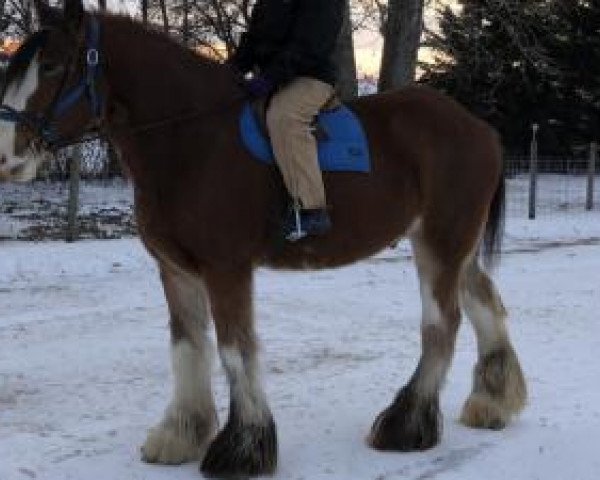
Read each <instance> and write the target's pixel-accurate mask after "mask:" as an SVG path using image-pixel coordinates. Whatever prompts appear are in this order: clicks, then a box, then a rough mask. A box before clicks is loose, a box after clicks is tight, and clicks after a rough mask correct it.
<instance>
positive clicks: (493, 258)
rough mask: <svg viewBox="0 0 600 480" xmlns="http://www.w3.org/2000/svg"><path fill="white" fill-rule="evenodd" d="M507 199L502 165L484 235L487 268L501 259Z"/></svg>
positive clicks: (484, 260) (484, 258) (484, 261)
mask: <svg viewBox="0 0 600 480" xmlns="http://www.w3.org/2000/svg"><path fill="white" fill-rule="evenodd" d="M505 201H506V188H505V172H504V166H502V170H501V172H500V177H499V179H498V184H497V185H496V191H495V192H494V197H493V198H492V202H491V204H490V210H489V213H488V218H487V223H486V226H485V233H484V235H483V263H484V265H485V266H486V267H487V268H492V267H493V266H495V265H496V264H497V263H498V262H499V261H500V250H501V247H502V237H503V235H504V215H505V208H504V207H505Z"/></svg>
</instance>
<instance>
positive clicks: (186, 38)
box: [181, 0, 190, 47]
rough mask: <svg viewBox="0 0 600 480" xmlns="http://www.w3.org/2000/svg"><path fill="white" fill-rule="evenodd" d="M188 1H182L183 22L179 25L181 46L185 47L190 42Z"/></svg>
mask: <svg viewBox="0 0 600 480" xmlns="http://www.w3.org/2000/svg"><path fill="white" fill-rule="evenodd" d="M189 17H190V1H189V0H183V21H182V25H181V35H182V37H183V44H184V45H185V46H186V47H187V46H189V42H190V18H189Z"/></svg>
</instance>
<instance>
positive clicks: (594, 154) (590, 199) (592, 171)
mask: <svg viewBox="0 0 600 480" xmlns="http://www.w3.org/2000/svg"><path fill="white" fill-rule="evenodd" d="M596 158H598V144H597V143H596V142H592V143H590V158H589V162H588V181H587V195H586V197H585V209H586V210H592V209H593V208H594V177H595V176H596Z"/></svg>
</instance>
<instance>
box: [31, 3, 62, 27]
mask: <svg viewBox="0 0 600 480" xmlns="http://www.w3.org/2000/svg"><path fill="white" fill-rule="evenodd" d="M33 4H34V7H35V11H36V12H37V17H38V20H39V23H40V27H41V28H44V27H56V26H58V25H60V24H61V23H62V21H63V17H62V13H61V12H60V10H58V9H57V8H52V7H51V6H50V5H48V2H47V0H33Z"/></svg>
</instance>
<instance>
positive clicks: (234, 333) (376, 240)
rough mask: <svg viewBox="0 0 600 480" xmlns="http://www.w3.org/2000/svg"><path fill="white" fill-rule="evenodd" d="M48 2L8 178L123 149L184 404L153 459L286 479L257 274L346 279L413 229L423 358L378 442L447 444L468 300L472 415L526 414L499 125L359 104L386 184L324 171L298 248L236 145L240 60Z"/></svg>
mask: <svg viewBox="0 0 600 480" xmlns="http://www.w3.org/2000/svg"><path fill="white" fill-rule="evenodd" d="M38 9H39V11H40V18H41V23H42V27H43V28H42V30H41V32H40V33H37V34H35V35H33V36H32V37H31V38H30V39H29V40H28V41H27V42H25V44H24V45H23V46H22V47H21V49H20V51H19V53H18V54H17V56H16V57H15V59H14V61H13V62H12V64H11V66H10V69H9V72H8V80H7V85H6V88H5V92H4V95H3V102H4V106H3V110H2V118H3V119H4V120H3V121H1V122H0V125H1V132H0V133H1V138H0V142H1V143H0V174H1V176H2V177H4V178H5V179H26V178H31V177H32V175H33V174H34V173H35V171H36V167H37V166H38V163H39V162H40V160H39V155H38V154H37V151H38V147H39V145H40V144H41V145H42V146H44V145H45V146H47V147H48V146H50V147H51V146H56V145H58V144H60V143H61V141H63V140H64V141H69V140H72V139H74V138H77V137H83V136H85V135H86V134H87V133H89V132H91V131H96V130H97V129H98V128H100V129H102V130H103V131H105V132H107V133H108V134H109V135H110V138H111V139H112V141H113V142H114V144H115V145H116V146H118V148H119V149H120V151H121V154H122V159H123V163H124V167H125V168H126V169H127V171H128V172H129V174H130V176H131V179H132V181H133V184H134V186H135V204H136V215H137V221H138V225H139V232H140V235H141V238H142V240H143V242H144V244H145V246H146V247H147V249H148V251H149V252H150V253H151V255H152V256H153V257H154V258H155V259H156V260H157V262H158V265H159V267H160V272H161V278H162V283H163V286H164V292H165V295H166V298H167V302H168V306H169V311H170V326H171V340H172V362H173V372H174V382H175V387H174V397H173V400H172V402H171V403H170V405H169V406H168V407H167V409H166V413H165V415H164V417H163V419H162V420H161V421H160V422H159V423H158V425H157V426H156V427H154V428H153V429H151V430H150V432H149V434H148V438H147V440H146V442H145V444H144V446H143V447H142V455H143V458H144V460H146V461H148V462H156V463H167V464H176V463H181V462H185V461H190V460H201V461H202V470H203V471H204V472H205V473H207V474H210V475H229V474H240V475H255V474H263V473H270V472H273V471H274V469H275V467H276V462H277V440H276V430H275V423H274V421H273V418H272V415H271V413H270V410H269V407H268V405H267V399H266V397H265V394H264V391H263V388H262V386H261V382H260V379H259V373H258V368H257V364H258V360H257V339H256V335H255V331H254V324H253V314H252V310H253V307H252V278H253V271H254V269H255V268H257V267H259V266H270V267H275V268H292V269H310V268H330V267H336V266H339V265H344V264H348V263H350V262H355V261H357V260H360V259H362V258H365V257H367V256H369V255H371V254H373V253H375V252H377V251H379V250H381V249H383V248H385V247H387V246H388V245H390V244H391V243H392V242H394V241H395V240H396V239H398V238H400V237H401V236H408V237H409V238H410V240H411V242H412V245H413V249H414V257H415V260H416V265H417V270H418V275H419V280H420V285H421V287H420V290H421V292H420V293H421V298H422V303H423V317H422V327H421V335H422V354H421V358H420V360H419V363H418V366H417V368H416V370H415V372H414V374H413V376H412V377H411V378H410V380H409V381H408V383H407V384H406V385H405V386H404V387H403V388H402V389H401V390H400V392H399V393H398V395H397V397H396V398H395V399H394V400H393V402H392V403H391V405H390V406H389V407H388V408H387V409H385V410H384V411H383V412H382V413H381V414H380V415H379V416H378V418H377V419H376V421H375V423H374V425H373V428H372V431H371V433H370V435H369V436H368V443H369V444H370V445H371V446H372V447H374V448H376V449H380V450H398V451H412V450H423V449H427V448H430V447H433V446H434V445H436V444H437V443H438V442H439V441H440V431H441V425H442V420H441V414H440V410H439V403H438V398H439V393H440V389H441V387H442V384H443V381H444V378H445V376H446V372H447V370H448V366H449V364H450V361H451V359H452V355H453V350H454V343H455V337H456V332H457V329H458V326H459V323H460V316H461V308H462V309H463V310H464V311H465V312H466V314H467V316H468V317H469V319H470V321H471V322H472V324H473V326H474V328H475V332H476V334H477V340H478V350H479V360H478V362H477V365H476V366H475V370H474V372H475V373H474V380H473V391H472V393H471V395H470V396H469V398H468V399H467V401H466V403H465V405H464V409H463V412H462V418H461V419H462V421H463V423H465V424H466V425H469V426H472V427H480V428H492V429H498V428H502V427H504V426H505V425H506V424H507V423H508V422H509V420H510V419H511V417H512V416H513V415H515V414H516V413H518V412H519V411H520V410H521V409H522V408H523V406H524V403H525V399H526V388H525V381H524V378H523V375H522V372H521V369H520V366H519V363H518V360H517V357H516V355H515V352H514V350H513V348H512V346H511V343H510V341H509V337H508V333H507V329H506V322H505V318H506V312H505V309H504V307H503V305H502V302H501V300H500V297H499V295H498V293H497V291H496V289H495V287H494V285H493V283H492V281H491V280H490V279H489V278H488V276H487V275H486V274H485V273H484V272H483V270H482V269H481V268H480V266H479V260H478V250H479V246H480V244H483V249H484V251H485V253H486V254H487V256H488V257H489V256H490V255H491V254H492V253H494V251H495V248H497V240H498V238H499V235H500V231H501V217H502V204H503V189H502V185H503V181H502V173H501V172H502V161H501V152H500V147H499V143H498V138H497V136H496V134H495V133H494V131H493V130H492V129H490V127H488V126H487V125H486V124H484V123H482V122H481V121H479V120H477V119H476V118H474V117H473V116H472V115H470V114H469V113H468V112H467V111H465V110H464V109H463V108H461V107H460V106H459V105H457V104H456V103H455V102H453V101H452V100H450V99H448V98H446V97H444V96H443V95H440V94H438V93H436V92H434V91H431V90H429V89H426V88H421V87H410V88H406V89H404V90H401V91H398V92H393V93H386V94H382V95H375V96H370V97H365V98H360V99H357V100H355V101H353V102H352V103H351V104H350V105H349V106H350V108H351V109H352V110H354V111H355V112H356V114H357V115H358V116H359V117H360V119H361V120H362V122H363V125H364V128H365V130H366V133H367V136H368V139H369V142H370V148H371V154H372V172H371V173H370V174H364V173H330V174H325V177H324V178H325V184H326V189H327V192H328V199H329V203H330V207H331V216H332V218H333V225H334V228H333V231H331V233H329V234H327V235H326V236H325V237H323V238H317V239H304V240H302V241H300V242H298V243H297V244H284V243H281V242H277V241H274V235H273V232H277V224H278V219H279V213H280V210H281V209H280V208H279V207H278V205H282V204H284V202H285V196H284V193H283V192H284V190H283V188H282V182H281V179H280V178H279V176H278V173H277V172H276V170H275V169H274V168H273V167H269V166H264V165H262V164H259V163H257V162H255V161H254V160H253V159H252V158H250V157H249V155H248V153H247V152H246V151H245V150H244V148H243V146H242V145H241V143H240V141H239V140H238V138H239V132H238V115H239V112H240V109H241V106H242V96H243V95H242V93H241V90H240V88H239V87H238V85H237V83H236V80H235V76H234V74H233V73H232V72H231V71H230V69H229V68H228V67H226V66H223V65H220V64H218V63H216V62H214V61H211V60H208V59H206V58H201V57H198V56H197V55H196V54H194V53H192V52H191V51H189V50H187V49H185V48H183V47H182V46H180V45H178V44H177V43H175V42H174V41H172V40H170V39H169V38H167V37H166V36H164V35H162V34H159V33H157V32H153V31H150V30H148V29H146V28H144V27H143V26H142V25H141V24H138V23H136V22H134V21H132V20H130V19H127V18H121V17H116V16H110V15H99V14H98V15H91V14H85V13H84V12H83V10H82V7H81V3H80V0H67V2H66V7H65V11H64V12H57V11H54V10H52V9H48V8H47V7H44V6H43V5H38ZM98 58H99V63H98V62H97V61H96V60H97V59H98ZM82 79H83V80H82ZM99 99H100V100H99ZM99 106H100V107H101V108H99ZM210 318H212V320H213V322H214V325H215V328H216V335H217V339H218V346H219V354H220V358H221V361H222V363H223V366H224V369H225V371H226V374H227V378H228V381H229V385H230V409H229V418H228V420H227V423H226V424H225V426H224V427H223V428H222V429H221V430H220V431H219V432H218V433H217V417H216V413H215V405H214V401H213V397H212V393H211V379H210V361H209V354H208V352H209V350H210V349H209V345H208V342H209V340H208V336H207V330H208V328H209V319H210Z"/></svg>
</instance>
